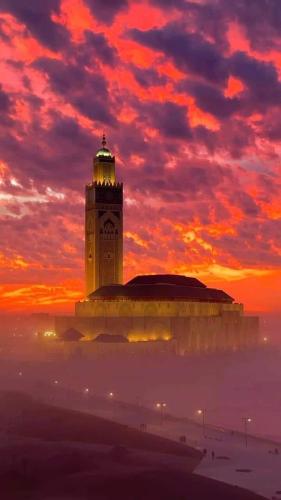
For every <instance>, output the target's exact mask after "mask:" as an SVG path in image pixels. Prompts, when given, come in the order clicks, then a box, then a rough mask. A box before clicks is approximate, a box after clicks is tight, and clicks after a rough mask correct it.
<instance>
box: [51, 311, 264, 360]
mask: <svg viewBox="0 0 281 500" xmlns="http://www.w3.org/2000/svg"><path fill="white" fill-rule="evenodd" d="M70 327H73V328H76V329H77V330H79V331H80V332H81V333H82V334H83V335H85V338H86V339H87V340H91V339H94V338H95V337H97V336H98V335H100V334H108V335H122V336H125V337H127V338H128V340H129V341H130V342H129V343H130V344H133V343H134V344H138V343H140V342H142V343H143V342H147V341H151V342H149V343H151V344H153V343H155V342H153V341H166V342H171V340H172V339H174V340H175V342H176V351H177V353H178V354H180V355H184V354H187V353H191V352H215V351H219V350H236V349H241V348H247V347H251V346H254V345H257V344H258V342H259V321H258V318H257V317H248V316H241V315H240V314H239V313H238V312H235V311H232V312H231V311H225V312H223V313H222V314H221V315H220V316H201V317H198V316H190V317H165V316H164V317H161V318H160V317H157V316H147V317H134V316H133V317H104V316H103V317H79V316H73V317H69V316H64V317H63V316H62V317H57V318H56V333H57V335H58V336H60V335H62V333H63V332H64V331H65V330H67V329H68V328H70ZM156 344H157V342H156ZM113 345H116V343H115V344H113ZM122 345H128V344H122ZM159 345H160V344H159ZM105 349H109V347H105ZM116 349H121V350H122V349H123V347H116ZM124 349H125V348H124Z"/></svg>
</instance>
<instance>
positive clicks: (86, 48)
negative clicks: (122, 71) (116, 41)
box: [75, 30, 118, 66]
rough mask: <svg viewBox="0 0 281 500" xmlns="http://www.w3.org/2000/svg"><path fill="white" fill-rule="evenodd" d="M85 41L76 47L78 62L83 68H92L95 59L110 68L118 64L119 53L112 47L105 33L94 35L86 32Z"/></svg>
mask: <svg viewBox="0 0 281 500" xmlns="http://www.w3.org/2000/svg"><path fill="white" fill-rule="evenodd" d="M84 35H85V41H84V43H80V44H79V45H77V47H76V54H75V57H76V60H77V62H78V63H79V64H82V65H83V66H91V64H92V61H93V58H96V59H98V60H100V61H101V62H103V64H106V65H108V66H115V64H116V63H117V60H118V57H117V51H116V49H115V48H114V47H112V46H111V45H110V44H109V43H108V41H107V39H106V37H105V36H104V34H103V33H94V32H93V31H90V30H85V32H84Z"/></svg>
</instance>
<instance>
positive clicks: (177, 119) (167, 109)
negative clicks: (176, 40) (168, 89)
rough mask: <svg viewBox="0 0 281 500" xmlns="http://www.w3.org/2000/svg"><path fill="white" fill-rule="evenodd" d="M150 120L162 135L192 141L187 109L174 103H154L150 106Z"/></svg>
mask: <svg viewBox="0 0 281 500" xmlns="http://www.w3.org/2000/svg"><path fill="white" fill-rule="evenodd" d="M149 120H150V122H151V124H152V125H153V126H154V127H155V128H157V129H158V130H159V132H160V134H161V135H163V136H164V137H168V138H171V139H190V138H191V136H192V134H191V129H190V127H189V124H188V118H187V108H186V107H185V106H180V105H178V104H175V103H173V102H169V101H168V102H164V103H153V104H151V105H150V106H149Z"/></svg>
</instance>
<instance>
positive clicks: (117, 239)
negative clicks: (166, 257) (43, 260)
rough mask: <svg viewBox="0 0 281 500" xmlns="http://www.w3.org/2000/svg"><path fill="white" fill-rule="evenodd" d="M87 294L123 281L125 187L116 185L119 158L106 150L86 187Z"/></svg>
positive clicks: (99, 154) (101, 151)
mask: <svg viewBox="0 0 281 500" xmlns="http://www.w3.org/2000/svg"><path fill="white" fill-rule="evenodd" d="M85 272H86V295H87V296H88V295H89V294H90V293H91V292H93V291H94V290H96V289H97V288H99V287H101V286H104V285H110V284H114V283H120V284H121V283H122V282H123V184H122V183H119V182H116V177H115V157H114V156H112V154H111V152H110V150H109V149H108V148H107V147H106V139H105V135H103V138H102V147H101V148H100V149H99V150H98V151H97V153H96V156H95V157H94V161H93V178H92V182H91V183H90V184H87V186H86V214H85Z"/></svg>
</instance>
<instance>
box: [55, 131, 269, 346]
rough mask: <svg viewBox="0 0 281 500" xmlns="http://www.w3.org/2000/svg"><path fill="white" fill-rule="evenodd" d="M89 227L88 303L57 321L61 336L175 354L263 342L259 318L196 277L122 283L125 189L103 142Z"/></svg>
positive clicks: (91, 189)
mask: <svg viewBox="0 0 281 500" xmlns="http://www.w3.org/2000/svg"><path fill="white" fill-rule="evenodd" d="M85 227H86V234H85V267H86V298H85V300H82V301H80V302H78V303H77V304H76V307H75V316H74V317H72V318H70V317H59V318H57V320H56V332H57V334H58V336H61V338H63V333H64V332H65V331H67V329H69V328H75V329H77V330H78V331H79V332H81V334H82V335H83V336H84V337H83V341H80V344H81V346H82V345H83V349H84V348H85V349H89V350H90V351H91V350H95V349H96V347H95V346H94V344H95V343H94V342H93V343H92V344H90V343H89V342H85V340H95V339H96V342H98V340H99V339H100V338H108V336H112V340H113V343H114V336H115V338H116V339H117V337H118V338H119V339H120V337H122V336H123V337H124V338H125V339H126V340H127V341H129V342H127V343H124V344H119V345H118V348H117V347H116V349H118V352H119V351H120V350H121V351H122V350H125V351H126V352H127V351H128V349H131V347H130V346H129V344H130V345H131V346H132V344H134V345H135V347H136V348H137V345H140V344H142V343H143V342H146V343H148V344H150V345H151V344H153V342H154V341H158V343H157V345H159V348H161V349H162V347H163V344H165V346H167V345H169V346H170V348H171V350H174V351H176V352H177V353H178V354H185V353H188V352H197V351H199V352H200V351H217V350H221V349H232V350H235V349H239V348H244V347H249V346H253V345H256V344H257V343H258V340H259V335H258V332H259V322H258V318H257V317H248V316H245V315H244V311H243V305H242V304H239V303H236V302H235V301H234V299H233V298H232V297H230V296H229V295H228V294H226V293H225V292H224V291H222V290H217V289H213V288H209V287H207V286H206V285H204V284H203V283H202V282H200V281H199V280H197V279H195V278H192V277H186V276H178V275H169V274H164V275H149V276H137V277H136V278H134V279H132V280H131V281H129V282H128V283H126V284H125V285H123V284H122V272H123V246H122V240H123V186H122V184H119V183H116V178H115V158H114V156H112V154H111V152H110V151H109V149H107V148H106V142H105V138H104V137H103V142H102V148H101V149H99V150H98V151H97V153H96V156H95V158H94V168H93V180H92V182H91V184H89V185H87V186H86V218H85ZM116 342H117V340H116ZM87 344H88V345H87ZM154 346H155V342H154ZM108 348H109V347H108V346H106V349H108ZM165 349H166V347H165ZM88 352H89V351H88ZM153 352H154V351H153Z"/></svg>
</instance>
